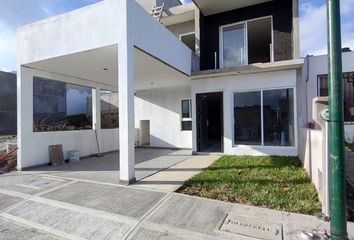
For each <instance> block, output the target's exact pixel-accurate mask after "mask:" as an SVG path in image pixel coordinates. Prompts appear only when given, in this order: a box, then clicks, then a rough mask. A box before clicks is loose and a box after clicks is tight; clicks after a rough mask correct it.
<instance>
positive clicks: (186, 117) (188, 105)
mask: <svg viewBox="0 0 354 240" xmlns="http://www.w3.org/2000/svg"><path fill="white" fill-rule="evenodd" d="M181 117H182V121H181V130H182V131H191V130H192V100H191V99H187V100H182V101H181Z"/></svg>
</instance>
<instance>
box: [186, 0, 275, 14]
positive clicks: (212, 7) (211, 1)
mask: <svg viewBox="0 0 354 240" xmlns="http://www.w3.org/2000/svg"><path fill="white" fill-rule="evenodd" d="M270 1H272V0H217V1H215V0H193V2H194V3H195V4H196V5H197V6H198V8H199V9H200V10H201V11H202V13H203V14H204V16H208V15H213V14H217V13H221V12H226V11H231V10H234V9H238V8H243V7H248V6H251V5H256V4H260V3H264V2H270Z"/></svg>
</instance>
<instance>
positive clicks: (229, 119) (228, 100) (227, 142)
mask: <svg viewBox="0 0 354 240" xmlns="http://www.w3.org/2000/svg"><path fill="white" fill-rule="evenodd" d="M223 102H224V109H223V111H224V139H223V141H224V153H226V154H231V152H232V146H233V142H232V140H233V134H234V129H233V112H232V110H233V109H234V108H233V106H232V105H233V94H232V92H231V91H228V90H226V91H224V99H223Z"/></svg>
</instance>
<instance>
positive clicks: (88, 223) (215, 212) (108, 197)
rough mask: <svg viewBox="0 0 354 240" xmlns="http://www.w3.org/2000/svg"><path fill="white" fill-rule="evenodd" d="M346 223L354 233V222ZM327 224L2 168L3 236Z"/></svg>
mask: <svg viewBox="0 0 354 240" xmlns="http://www.w3.org/2000/svg"><path fill="white" fill-rule="evenodd" d="M348 229H349V231H350V239H354V237H353V236H354V233H353V231H354V225H353V224H348ZM326 230H327V231H328V223H324V222H322V221H321V220H319V219H317V218H316V217H312V216H305V215H299V214H290V213H285V212H280V211H275V210H269V209H263V208H256V207H249V206H244V205H239V204H231V203H225V202H220V201H215V200H209V199H203V198H197V197H191V196H186V195H182V194H177V193H171V192H170V193H168V192H162V191H156V190H145V189H141V188H140V187H132V186H130V187H124V186H119V185H116V184H112V183H103V182H95V181H86V180H80V179H72V178H70V179H66V178H65V177H55V176H50V177H48V176H47V175H42V174H23V173H11V174H5V175H1V176H0V239H36V240H38V239H41V240H42V239H43V240H44V239H72V240H78V239H90V240H91V239H92V240H94V239H97V240H98V239H100V240H101V239H104V240H110V239H129V240H143V239H144V240H150V239H151V240H153V239H160V240H162V239H164V240H165V239H170V240H172V239H176V240H184V239H195V240H201V239H203V240H204V239H206V240H208V239H214V240H221V239H241V240H249V239H259V238H262V239H304V238H302V237H301V236H302V235H304V234H303V233H301V232H302V231H308V232H312V233H316V234H318V235H319V236H321V235H323V234H324V232H325V231H326ZM246 235H249V236H246ZM317 239H320V238H317Z"/></svg>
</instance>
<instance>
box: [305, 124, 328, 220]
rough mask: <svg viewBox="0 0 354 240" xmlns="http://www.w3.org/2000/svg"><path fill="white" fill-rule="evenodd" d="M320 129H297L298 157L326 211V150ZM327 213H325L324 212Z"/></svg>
mask: <svg viewBox="0 0 354 240" xmlns="http://www.w3.org/2000/svg"><path fill="white" fill-rule="evenodd" d="M324 140H325V139H324V133H323V132H322V130H313V129H307V128H300V129H299V159H301V161H302V163H303V165H304V168H305V170H306V172H307V173H308V175H309V177H310V179H311V181H312V183H313V184H314V185H315V187H316V190H317V192H318V196H319V199H320V201H321V203H322V212H324V213H326V212H327V205H326V204H327V203H326V201H327V200H326V194H327V191H328V188H327V187H326V185H327V179H326V178H327V174H326V171H327V170H326V158H325V154H326V150H325V144H326V143H325V142H324ZM326 214H327V213H326Z"/></svg>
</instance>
